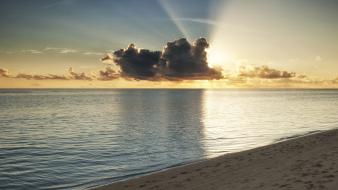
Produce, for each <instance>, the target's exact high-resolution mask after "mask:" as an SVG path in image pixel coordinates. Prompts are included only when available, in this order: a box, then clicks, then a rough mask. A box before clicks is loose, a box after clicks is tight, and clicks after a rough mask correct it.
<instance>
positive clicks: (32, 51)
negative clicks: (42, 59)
mask: <svg viewBox="0 0 338 190" xmlns="http://www.w3.org/2000/svg"><path fill="white" fill-rule="evenodd" d="M21 52H22V53H30V54H41V53H42V51H40V50H36V49H27V50H21Z"/></svg>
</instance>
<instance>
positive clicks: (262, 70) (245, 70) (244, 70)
mask: <svg viewBox="0 0 338 190" xmlns="http://www.w3.org/2000/svg"><path fill="white" fill-rule="evenodd" d="M238 76H239V77H246V78H262V79H281V78H293V77H295V76H296V73H294V72H288V71H280V70H276V69H272V68H269V67H268V66H266V65H263V66H259V67H250V66H241V67H240V68H239V73H238Z"/></svg>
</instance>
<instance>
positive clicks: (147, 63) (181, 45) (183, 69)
mask: <svg viewBox="0 0 338 190" xmlns="http://www.w3.org/2000/svg"><path fill="white" fill-rule="evenodd" d="M208 47H209V44H208V42H207V41H206V39H204V38H200V39H197V40H196V41H195V42H194V44H191V43H189V42H188V41H187V40H186V39H185V38H182V39H179V40H175V41H173V42H168V43H167V45H166V46H165V48H164V50H163V51H162V52H161V51H151V50H147V49H137V48H136V47H135V45H134V44H130V45H129V46H128V48H126V49H120V50H117V51H115V52H114V53H113V57H112V58H111V57H110V55H109V54H108V55H107V56H105V57H104V58H102V61H107V60H111V59H112V60H113V61H114V62H115V63H116V64H117V65H118V66H120V69H121V72H120V74H121V76H122V77H124V78H134V79H137V80H208V79H221V78H222V77H223V76H222V74H221V71H220V70H217V69H212V68H209V67H208V62H207V52H206V51H205V50H206V48H208Z"/></svg>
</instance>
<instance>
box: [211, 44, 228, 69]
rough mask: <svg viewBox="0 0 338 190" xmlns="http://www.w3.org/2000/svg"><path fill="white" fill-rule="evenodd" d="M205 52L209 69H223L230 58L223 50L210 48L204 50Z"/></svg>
mask: <svg viewBox="0 0 338 190" xmlns="http://www.w3.org/2000/svg"><path fill="white" fill-rule="evenodd" d="M206 52H207V60H208V63H209V67H216V66H217V67H224V66H226V64H227V63H229V62H230V61H231V58H230V56H229V54H228V53H227V51H226V50H225V49H221V48H214V47H213V46H210V47H209V48H208V49H206Z"/></svg>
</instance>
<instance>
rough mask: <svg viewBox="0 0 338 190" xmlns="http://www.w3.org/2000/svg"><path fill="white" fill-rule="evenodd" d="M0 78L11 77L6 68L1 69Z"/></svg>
mask: <svg viewBox="0 0 338 190" xmlns="http://www.w3.org/2000/svg"><path fill="white" fill-rule="evenodd" d="M0 77H9V72H8V70H7V69H4V68H0Z"/></svg>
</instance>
